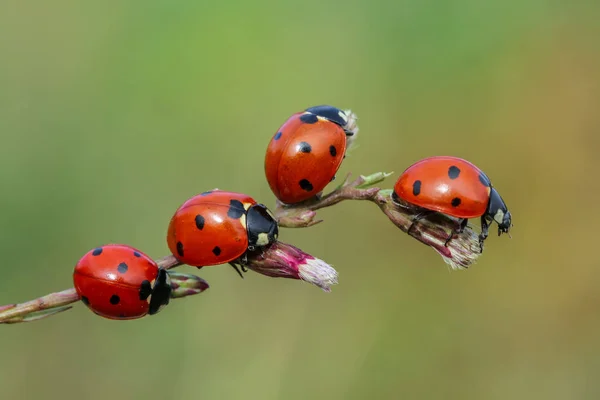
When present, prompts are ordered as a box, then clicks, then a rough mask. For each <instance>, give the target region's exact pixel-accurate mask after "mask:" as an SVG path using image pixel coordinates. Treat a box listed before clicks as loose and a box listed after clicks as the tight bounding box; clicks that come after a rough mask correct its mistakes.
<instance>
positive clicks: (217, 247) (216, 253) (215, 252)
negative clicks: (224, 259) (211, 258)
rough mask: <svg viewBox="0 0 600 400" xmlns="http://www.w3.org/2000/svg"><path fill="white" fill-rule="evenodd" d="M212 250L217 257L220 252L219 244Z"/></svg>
mask: <svg viewBox="0 0 600 400" xmlns="http://www.w3.org/2000/svg"><path fill="white" fill-rule="evenodd" d="M212 251H213V254H214V255H215V256H217V257H218V256H219V254H221V248H220V247H219V246H215V248H214V249H213V250H212Z"/></svg>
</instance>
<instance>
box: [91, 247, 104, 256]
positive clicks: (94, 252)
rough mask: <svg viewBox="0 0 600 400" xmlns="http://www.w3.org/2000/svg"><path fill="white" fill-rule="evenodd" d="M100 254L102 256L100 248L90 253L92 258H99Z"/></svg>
mask: <svg viewBox="0 0 600 400" xmlns="http://www.w3.org/2000/svg"><path fill="white" fill-rule="evenodd" d="M100 254H102V247H98V248H97V249H94V251H92V255H93V256H99V255H100Z"/></svg>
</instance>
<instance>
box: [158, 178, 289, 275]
mask: <svg viewBox="0 0 600 400" xmlns="http://www.w3.org/2000/svg"><path fill="white" fill-rule="evenodd" d="M278 233H279V226H278V224H277V221H276V220H275V218H274V217H273V215H272V214H271V212H270V211H269V209H267V207H266V206H264V205H263V204H259V203H257V202H256V201H255V200H254V199H253V198H252V197H250V196H247V195H245V194H242V193H235V192H227V191H222V190H213V191H209V192H204V193H201V194H199V195H196V196H194V197H192V198H190V199H189V200H187V201H186V202H185V203H183V204H182V205H181V206H180V207H179V209H177V211H176V212H175V214H174V215H173V217H172V218H171V222H170V223H169V229H168V233H167V243H168V245H169V249H170V250H171V252H172V253H173V255H174V256H175V258H177V259H178V260H179V261H180V262H182V263H184V264H187V265H191V266H195V267H205V266H211V265H217V264H224V263H230V264H231V263H232V262H236V263H237V262H239V263H240V264H242V265H243V264H245V260H244V256H245V255H246V253H247V252H248V251H255V250H257V249H258V248H261V247H264V246H267V245H269V244H271V243H273V242H275V241H276V240H277V235H278ZM232 265H233V264H232ZM233 266H234V268H235V265H233ZM238 273H239V271H238ZM240 275H241V274H240Z"/></svg>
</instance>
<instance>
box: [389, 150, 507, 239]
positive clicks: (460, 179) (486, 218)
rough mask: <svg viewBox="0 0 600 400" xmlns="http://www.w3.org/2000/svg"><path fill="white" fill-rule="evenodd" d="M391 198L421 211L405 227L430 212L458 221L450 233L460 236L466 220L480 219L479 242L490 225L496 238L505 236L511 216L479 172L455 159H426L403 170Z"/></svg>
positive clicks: (477, 169) (485, 234) (487, 180)
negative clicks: (493, 222) (496, 235)
mask: <svg viewBox="0 0 600 400" xmlns="http://www.w3.org/2000/svg"><path fill="white" fill-rule="evenodd" d="M392 198H393V200H394V201H395V202H397V203H400V204H402V201H404V202H406V203H409V204H411V205H414V206H417V207H420V208H422V209H424V210H423V212H421V213H420V214H418V215H417V216H416V217H415V218H414V219H413V223H412V224H411V226H410V227H409V231H410V228H412V227H413V225H414V223H415V222H417V221H418V220H419V219H421V218H423V217H424V216H425V215H427V214H428V213H430V212H436V211H437V212H440V213H443V214H446V215H450V216H452V217H456V218H458V219H459V223H460V225H459V227H458V228H457V229H456V230H455V231H454V232H452V233H451V235H450V237H449V238H448V240H447V241H446V245H447V244H448V243H449V241H450V239H451V238H452V236H453V235H454V233H460V232H462V231H463V229H464V228H465V227H466V226H467V219H468V218H476V217H481V234H480V235H479V241H480V243H481V244H483V241H484V240H485V239H486V238H487V236H488V227H489V224H491V223H492V221H495V222H496V223H497V224H498V235H501V234H502V233H508V232H509V230H510V228H511V227H512V222H511V215H510V212H509V211H508V208H507V207H506V204H505V203H504V200H502V197H500V194H498V192H497V191H496V189H495V188H494V187H493V186H492V183H491V182H490V179H489V178H488V177H487V175H486V174H485V173H483V171H481V170H480V169H479V168H477V167H476V166H475V165H473V164H471V163H470V162H468V161H466V160H463V159H461V158H457V157H449V156H443V157H429V158H425V159H423V160H421V161H419V162H417V163H415V164H413V165H411V166H410V167H408V168H407V169H406V171H404V172H403V173H402V175H401V176H400V178H398V181H397V182H396V184H395V185H394V191H393V193H392Z"/></svg>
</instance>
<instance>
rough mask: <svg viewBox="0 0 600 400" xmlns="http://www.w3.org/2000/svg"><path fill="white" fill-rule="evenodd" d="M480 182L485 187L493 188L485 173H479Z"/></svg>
mask: <svg viewBox="0 0 600 400" xmlns="http://www.w3.org/2000/svg"><path fill="white" fill-rule="evenodd" d="M479 182H481V184H482V185H483V186H485V187H490V186H492V183H491V182H490V178H488V177H487V176H486V175H485V174H484V173H483V172H480V173H479Z"/></svg>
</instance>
